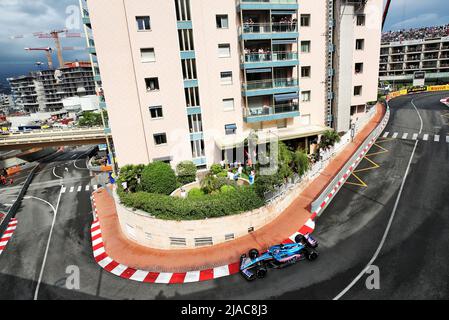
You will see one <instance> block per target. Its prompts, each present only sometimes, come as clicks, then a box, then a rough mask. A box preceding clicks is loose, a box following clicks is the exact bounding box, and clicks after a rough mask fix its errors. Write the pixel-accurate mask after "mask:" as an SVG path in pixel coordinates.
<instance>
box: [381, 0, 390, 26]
mask: <svg viewBox="0 0 449 320" xmlns="http://www.w3.org/2000/svg"><path fill="white" fill-rule="evenodd" d="M390 4H391V0H387V3H386V4H385V9H384V14H383V16H382V30H383V29H384V24H385V20H387V15H388V10H389V9H390Z"/></svg>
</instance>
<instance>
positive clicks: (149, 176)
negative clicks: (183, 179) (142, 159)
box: [141, 161, 176, 195]
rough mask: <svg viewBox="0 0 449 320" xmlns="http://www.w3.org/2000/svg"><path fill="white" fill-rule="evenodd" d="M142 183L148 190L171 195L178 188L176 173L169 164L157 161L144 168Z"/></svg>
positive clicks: (145, 189)
mask: <svg viewBox="0 0 449 320" xmlns="http://www.w3.org/2000/svg"><path fill="white" fill-rule="evenodd" d="M141 183H142V189H143V190H144V191H146V192H150V193H159V194H167V195H169V194H170V193H172V192H173V191H174V190H175V189H176V174H175V171H173V169H172V168H171V167H170V165H169V164H167V163H165V162H162V161H155V162H152V163H150V164H148V165H147V166H146V167H145V168H144V169H143V171H142V178H141Z"/></svg>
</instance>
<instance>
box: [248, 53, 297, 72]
mask: <svg viewBox="0 0 449 320" xmlns="http://www.w3.org/2000/svg"><path fill="white" fill-rule="evenodd" d="M297 65H299V60H298V53H297V52H288V51H276V52H267V53H247V54H245V55H243V56H242V68H244V69H250V68H266V67H293V66H297Z"/></svg>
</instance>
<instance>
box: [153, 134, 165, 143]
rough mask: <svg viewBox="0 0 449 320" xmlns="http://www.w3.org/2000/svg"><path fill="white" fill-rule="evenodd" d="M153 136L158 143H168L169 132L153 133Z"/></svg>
mask: <svg viewBox="0 0 449 320" xmlns="http://www.w3.org/2000/svg"><path fill="white" fill-rule="evenodd" d="M153 138H154V143H155V144H157V145H159V144H166V143H167V134H165V133H156V134H153Z"/></svg>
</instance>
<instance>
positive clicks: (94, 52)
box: [87, 47, 97, 55]
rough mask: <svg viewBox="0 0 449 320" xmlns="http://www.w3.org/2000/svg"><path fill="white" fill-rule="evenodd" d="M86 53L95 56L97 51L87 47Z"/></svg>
mask: <svg viewBox="0 0 449 320" xmlns="http://www.w3.org/2000/svg"><path fill="white" fill-rule="evenodd" d="M87 52H89V53H90V54H94V55H96V54H97V50H95V47H88V48H87Z"/></svg>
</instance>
